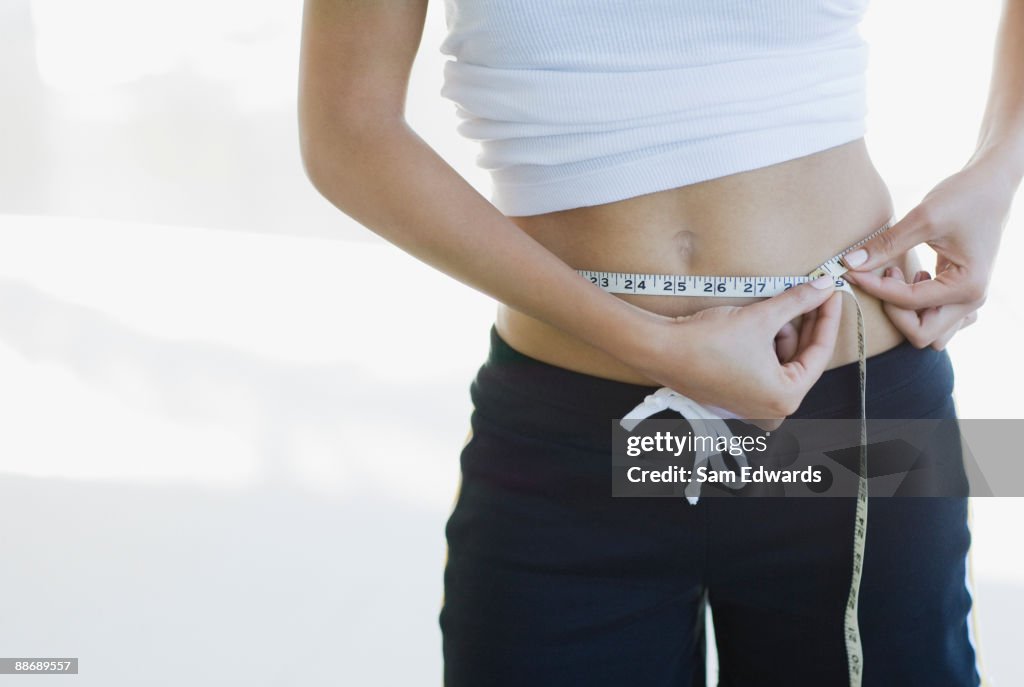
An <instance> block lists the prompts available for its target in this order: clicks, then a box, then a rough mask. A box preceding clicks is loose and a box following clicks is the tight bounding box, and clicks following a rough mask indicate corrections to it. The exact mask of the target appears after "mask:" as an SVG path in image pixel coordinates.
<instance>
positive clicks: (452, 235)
mask: <svg viewBox="0 0 1024 687" xmlns="http://www.w3.org/2000/svg"><path fill="white" fill-rule="evenodd" d="M426 5H427V0H391V1H389V2H370V1H368V0H306V4H305V9H304V15H303V28H302V47H301V56H300V76H299V102H298V109H299V130H300V142H301V147H302V159H303V163H304V165H305V169H306V173H307V175H308V176H309V178H310V180H311V181H312V182H313V184H314V185H315V186H316V188H317V189H318V190H319V191H320V193H322V194H323V195H324V196H325V197H326V198H327V199H328V200H329V201H330V202H331V203H333V204H334V205H335V206H336V207H338V208H339V209H340V210H341V211H342V212H344V213H345V214H347V215H349V216H350V217H352V218H353V219H355V220H357V221H358V222H360V223H361V224H363V225H364V226H366V227H367V228H369V229H371V230H372V231H374V232H375V233H377V234H378V235H380V236H381V237H383V238H384V239H386V240H387V241H389V242H391V243H393V244H395V245H396V246H398V247H399V248H401V249H402V250H404V251H406V252H408V253H410V254H411V255H413V256H415V257H417V258H418V259H420V260H422V261H424V262H426V263H428V264H430V265H432V266H433V267H435V268H437V269H439V270H441V271H443V272H445V273H447V274H448V275H450V276H452V277H454V278H455V279H458V280H459V281H461V282H463V283H465V284H467V285H469V286H471V287H473V288H475V289H477V290H479V291H481V292H483V293H485V294H488V295H489V296H491V297H493V298H495V299H497V300H499V301H501V302H503V303H506V304H508V305H509V306H510V307H512V308H515V309H516V310H519V311H521V312H523V313H526V314H527V315H530V316H532V317H535V318H537V319H539V320H542V321H544V322H546V323H548V324H550V325H552V326H555V327H557V328H559V329H561V330H563V331H565V332H567V333H569V334H571V335H572V336H575V337H578V338H579V339H582V340H583V341H586V342H587V343H589V344H591V345H593V346H595V347H597V348H599V349H601V350H603V351H605V352H607V353H609V354H610V355H612V356H614V357H615V358H617V359H619V360H622V361H623V362H625V363H626V364H628V365H631V366H633V367H635V368H636V369H638V370H641V371H642V372H644V373H645V374H647V375H648V376H650V377H651V378H652V379H655V380H657V381H658V382H660V383H662V384H665V385H666V386H672V388H675V389H677V390H678V391H680V392H681V393H684V394H688V395H691V396H692V397H693V398H695V399H696V400H698V401H702V402H708V403H711V404H713V405H717V406H719V407H722V408H726V409H729V410H731V411H733V412H735V413H736V414H737V415H740V416H742V417H750V418H777V417H779V416H780V415H788V414H789V413H790V412H792V410H793V409H795V408H796V406H797V405H798V404H799V401H800V400H801V399H802V398H803V396H804V394H805V393H806V391H807V389H808V388H809V387H810V385H811V384H812V383H813V382H814V381H815V380H816V379H817V378H818V377H819V376H820V374H821V372H822V371H823V370H824V368H825V365H826V364H827V361H828V357H829V355H830V354H831V350H832V347H833V345H834V341H835V330H836V328H837V326H838V300H835V301H834V302H832V304H831V305H829V306H827V308H825V309H823V314H822V316H821V317H818V318H816V319H817V322H818V324H817V326H811V325H809V328H808V331H807V333H806V336H804V337H801V345H800V346H799V350H798V351H797V352H796V353H795V355H793V359H792V360H791V361H788V362H787V364H785V365H782V364H780V361H779V360H778V359H777V358H776V357H775V354H774V348H773V341H774V338H775V335H776V334H777V333H778V332H779V330H780V329H782V328H783V326H784V324H785V323H786V322H788V321H789V320H791V319H793V318H795V317H797V316H798V315H800V314H802V313H807V312H810V311H812V310H814V309H815V308H818V306H820V305H821V304H822V303H823V302H825V301H826V300H827V299H828V295H829V293H831V288H828V289H825V290H819V289H814V288H812V287H810V286H802V287H800V288H795V289H791V290H790V292H788V293H787V294H785V295H784V296H779V297H776V298H773V299H769V300H767V301H764V302H762V303H758V304H756V305H755V306H750V307H749V308H741V309H734V310H739V311H742V314H741V315H728V316H723V317H712V316H710V315H706V316H704V317H702V318H679V319H672V318H665V317H662V316H659V315H655V314H653V313H650V312H647V311H645V310H642V309H640V308H637V307H635V306H633V305H631V304H628V303H626V302H625V301H623V300H621V299H618V298H616V297H614V296H612V295H610V294H608V293H605V292H604V291H602V290H601V289H599V288H597V287H596V286H594V285H592V284H591V283H590V282H589V281H587V280H585V279H583V278H581V277H580V276H579V275H578V274H577V273H576V272H575V270H573V269H571V268H570V267H569V266H568V265H566V264H565V263H564V262H562V261H561V260H560V259H559V258H558V257H557V256H556V255H554V254H553V253H551V252H550V251H548V250H547V249H546V248H545V247H544V246H543V245H541V244H540V243H538V242H537V241H535V240H534V239H533V238H532V237H530V236H529V235H528V234H526V233H525V232H524V231H522V230H521V229H520V228H519V227H518V226H517V225H516V224H515V223H514V222H512V221H511V220H509V219H508V218H507V217H505V216H504V215H502V214H501V213H500V212H499V211H498V210H497V209H496V208H495V207H494V206H493V205H492V204H491V203H490V202H488V201H487V200H486V199H485V198H483V197H482V196H481V195H480V194H479V193H477V192H476V190H475V189H473V187H472V186H471V185H470V184H469V183H468V182H466V181H465V180H464V179H463V178H462V177H461V176H460V175H459V174H458V173H456V172H455V170H453V169H452V168H451V167H450V166H449V165H448V164H446V163H445V161H444V160H443V159H442V158H441V157H440V156H439V155H438V154H437V153H436V152H435V151H434V150H433V149H431V148H430V147H429V146H428V145H427V144H426V143H425V142H424V141H423V140H422V139H421V138H420V137H419V136H418V135H417V134H416V133H415V132H414V131H413V130H412V129H411V128H410V127H409V126H408V125H407V123H406V121H405V117H404V110H405V95H406V88H407V85H408V78H409V72H410V69H411V66H412V62H413V58H414V56H415V54H416V51H417V48H418V46H419V42H420V38H421V35H422V29H423V22H424V16H425V13H426ZM552 294H558V297H557V298H553V297H552ZM837 298H838V296H837ZM748 311H749V312H748ZM730 312H731V311H730ZM396 316H397V317H400V316H401V315H400V314H398V315H396ZM808 319H809V320H814V319H815V318H813V317H812V318H808ZM755 347H756V352H755V351H753V350H752V348H755ZM769 354H770V359H769ZM716 360H717V362H718V364H716ZM692 361H700V364H699V365H695V364H694V363H693V362H692ZM713 375H718V378H717V379H715V378H714V377H713Z"/></svg>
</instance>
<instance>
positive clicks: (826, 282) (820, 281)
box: [811, 274, 835, 289]
mask: <svg viewBox="0 0 1024 687" xmlns="http://www.w3.org/2000/svg"><path fill="white" fill-rule="evenodd" d="M834 283H835V282H834V281H832V277H830V276H828V275H827V274H826V275H824V276H822V277H818V278H817V279H815V280H813V281H812V282H811V286H813V287H814V288H816V289H827V288H828V287H829V286H830V285H832V284H834Z"/></svg>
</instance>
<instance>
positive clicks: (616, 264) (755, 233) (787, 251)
mask: <svg viewBox="0 0 1024 687" xmlns="http://www.w3.org/2000/svg"><path fill="white" fill-rule="evenodd" d="M892 214H893V204H892V197H891V195H890V193H889V190H888V188H887V187H886V184H885V182H884V181H883V180H882V178H881V176H880V175H879V174H878V171H877V170H876V169H875V167H874V165H873V164H872V162H871V159H870V157H869V155H868V151H867V148H866V146H865V145H864V141H863V139H860V140H857V141H853V142H850V143H846V144H843V145H840V146H837V147H834V148H829V149H827V150H824V151H821V152H818V153H815V154H813V155H808V156H805V157H801V158H797V159H794V160H789V161H787V162H783V163H779V164H776V165H772V166H769V167H762V168H760V169H755V170H751V171H747V172H741V173H739V174H733V175H730V176H726V177H720V178H717V179H712V180H709V181H704V182H700V183H697V184H691V185H687V186H682V187H679V188H674V189H669V190H666V191H658V192H655V193H650V194H646V195H643V196H637V197H634V198H628V199H626V200H622V201H616V202H612V203H606V204H603V205H596V206H590V207H582V208H574V209H571V210H563V211H559V212H552V213H547V214H543V215H531V216H526V217H511V218H510V219H512V221H514V222H515V223H516V224H517V225H518V226H519V227H521V228H522V229H523V230H524V231H526V232H527V233H528V234H530V235H531V236H532V237H533V238H534V239H536V240H537V241H539V242H540V243H542V244H543V245H544V246H546V247H547V248H548V249H549V250H551V251H552V252H553V253H555V254H556V255H558V256H559V257H560V258H561V259H562V260H563V261H564V262H565V263H566V264H568V265H569V266H570V267H572V268H574V269H587V270H598V271H607V272H637V273H644V274H690V275H736V276H761V275H765V276H770V275H805V274H807V273H808V272H810V271H811V270H813V269H814V268H815V267H817V266H818V265H820V264H821V263H822V262H824V261H825V260H827V259H828V258H830V257H832V256H833V255H835V254H836V253H838V252H840V251H842V250H843V249H845V248H846V247H848V246H849V245H851V244H853V243H856V242H857V241H859V240H861V239H862V238H864V237H865V236H867V235H868V234H870V233H871V232H873V231H875V230H876V229H877V228H879V227H880V226H882V225H883V224H885V222H887V221H888V220H889V219H890V218H891V217H892ZM888 265H896V266H898V267H899V268H900V269H902V270H903V273H904V274H906V275H913V274H914V273H915V272H916V271H917V270H918V269H919V266H918V264H917V262H916V259H915V258H914V256H913V254H912V253H911V254H907V255H904V256H903V257H901V258H900V259H898V260H895V261H893V262H890V263H888ZM613 297H615V298H623V299H625V300H627V301H629V302H630V303H633V304H634V305H637V306H639V307H641V308H644V309H646V310H650V311H652V312H655V313H659V314H661V315H666V316H673V317H674V316H679V315H690V314H692V313H694V312H697V311H698V310H703V309H705V308H709V307H713V306H716V305H743V304H746V303H751V302H754V300H755V299H750V300H747V299H736V298H728V299H724V298H705V297H684V296H635V295H621V296H613ZM857 297H858V299H859V301H860V303H861V307H862V308H863V311H864V320H865V331H866V333H867V350H866V354H867V355H869V356H870V355H875V354H877V353H881V352H883V351H886V350H889V349H890V348H893V347H894V346H896V345H898V344H899V343H901V342H902V341H903V336H902V335H901V334H900V332H899V331H898V330H897V329H896V328H895V327H894V326H893V324H892V323H891V322H890V321H889V318H888V317H887V316H886V314H885V311H884V310H883V308H882V305H881V303H880V302H879V301H878V300H877V299H875V298H873V297H871V296H869V295H867V294H866V293H864V292H862V291H857ZM496 325H497V329H498V333H499V334H500V335H501V337H502V338H503V339H504V340H505V341H506V342H508V344H509V345H510V346H512V347H513V348H515V349H517V350H519V351H520V352H522V353H524V354H526V355H528V356H530V357H533V358H536V359H538V360H542V361H544V362H547V363H550V364H553V365H558V366H560V367H564V368H568V369H570V370H575V371H578V372H583V373H586V374H591V375H595V376H598V377H606V378H609V379H616V380H620V381H625V382H633V383H637V384H650V385H655V382H653V381H652V380H650V379H648V378H646V377H644V376H643V375H642V374H640V373H639V372H637V371H636V370H634V369H633V368H631V367H629V366H627V365H625V364H624V363H622V362H621V361H619V360H617V359H616V358H614V357H613V356H611V355H609V354H608V353H605V352H604V351H602V350H600V349H597V348H594V347H593V346H590V345H588V344H586V343H584V342H583V341H581V340H580V339H578V338H576V337H574V336H571V335H569V334H567V333H565V332H564V331H562V330H560V329H557V328H555V327H552V326H550V325H548V324H545V323H544V322H541V321H539V320H536V319H534V318H532V317H528V316H527V315H524V314H523V313H521V312H519V311H516V310H513V309H511V308H509V307H508V306H505V305H503V304H499V307H498V317H497V323H496ZM857 356H858V351H857V337H856V309H855V306H854V304H853V301H852V299H851V298H850V297H849V296H846V295H844V296H843V319H842V324H841V326H840V330H839V339H838V341H837V343H836V347H835V351H834V353H833V356H832V359H831V362H830V364H829V367H830V368H831V367H837V366H840V365H844V364H847V363H851V362H854V361H856V360H857Z"/></svg>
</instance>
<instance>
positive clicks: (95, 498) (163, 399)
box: [0, 0, 1024, 686]
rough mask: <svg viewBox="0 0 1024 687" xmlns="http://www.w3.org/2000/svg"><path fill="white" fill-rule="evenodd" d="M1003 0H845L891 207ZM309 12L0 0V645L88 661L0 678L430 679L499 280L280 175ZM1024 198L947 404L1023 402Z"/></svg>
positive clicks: (981, 532) (990, 581) (947, 160)
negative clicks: (855, 18) (477, 288)
mask: <svg viewBox="0 0 1024 687" xmlns="http://www.w3.org/2000/svg"><path fill="white" fill-rule="evenodd" d="M997 13H998V4H997V3H996V2H994V0H987V1H985V2H973V3H935V2H925V0H902V1H901V2H899V3H883V2H876V3H875V4H874V6H873V7H872V8H871V10H870V11H869V15H868V17H867V20H866V22H865V24H864V34H865V36H866V37H867V38H868V40H869V41H870V42H871V44H872V58H871V69H870V72H869V87H870V109H871V112H870V118H869V122H868V125H869V134H868V144H869V148H870V150H871V152H872V155H873V157H874V159H875V162H876V164H877V166H878V167H879V169H880V170H881V172H882V174H883V176H884V177H885V178H886V180H887V181H888V183H889V184H890V187H891V189H892V191H893V194H894V196H895V199H896V203H897V210H898V212H899V213H901V214H902V213H904V212H906V211H908V210H909V209H910V208H911V207H913V205H914V204H915V203H916V202H917V201H918V200H919V199H920V198H921V197H922V196H923V194H924V193H926V192H927V191H928V189H929V188H930V187H931V186H932V185H933V184H935V183H936V182H938V181H939V180H940V179H941V178H942V177H943V176H945V175H948V174H950V173H952V172H954V171H955V170H956V169H958V167H959V166H960V165H961V164H962V163H963V162H964V161H965V160H966V159H967V157H968V156H969V154H970V152H971V150H972V144H973V142H974V139H975V135H976V131H977V126H978V123H979V119H980V114H981V109H982V106H983V101H984V95H985V88H986V84H987V75H988V67H989V63H990V59H991V42H992V36H993V32H994V29H995V23H996V19H997ZM300 14H301V7H300V4H299V3H298V2H283V1H271V0H245V1H243V0H202V1H200V0H179V1H178V2H175V3H141V2H137V0H134V1H133V0H91V2H88V3H83V2H78V1H77V0H32V1H30V0H5V2H3V3H2V4H0V46H2V47H0V86H2V91H0V92H2V94H3V106H2V107H0V551H2V561H3V563H2V565H0V589H2V590H3V593H2V594H0V656H78V657H80V658H81V674H80V675H79V676H78V677H77V678H71V677H52V678H50V677H32V678H22V679H17V678H7V680H6V682H10V683H11V684H20V683H21V682H22V681H24V682H26V684H29V683H30V684H32V685H36V684H40V685H43V684H49V683H51V682H52V683H54V684H83V685H85V684H88V685H105V686H111V685H135V684H140V683H141V684H147V685H180V684H193V685H220V684H242V683H246V684H252V685H290V684H306V685H314V684H345V685H394V684H439V683H440V671H441V659H440V634H439V631H438V628H437V622H436V618H437V612H438V610H439V607H440V600H441V574H442V569H443V561H444V537H443V527H444V521H445V519H446V517H447V515H448V511H449V508H450V506H451V500H452V497H453V495H454V490H455V486H456V483H457V476H458V471H457V453H458V449H459V447H460V445H461V442H462V439H463V437H464V436H465V433H466V430H467V428H468V418H469V411H470V407H469V398H468V385H469V381H470V379H471V378H472V375H473V373H474V372H475V369H476V367H477V366H478V365H479V363H480V362H481V361H482V359H483V356H484V354H485V348H486V344H487V329H488V326H489V324H490V321H491V318H492V316H493V304H492V303H491V302H490V301H488V300H487V299H485V298H483V297H481V296H480V295H478V294H476V293H474V292H472V291H470V290H469V289H467V288H465V287H463V286H461V285H459V284H456V283H455V282H453V281H451V280H449V279H448V278H446V277H444V276H443V275H441V274H439V273H435V272H433V271H432V270H430V269H429V268H426V267H425V266H423V265H421V264H419V263H417V262H416V261H415V260H413V259H411V258H409V257H408V256H406V255H404V254H402V253H401V252H399V251H398V250H397V249H395V248H392V247H390V246H388V245H387V244H384V243H383V242H382V241H380V240H379V239H377V238H376V237H375V236H374V235H373V234H371V233H370V232H368V231H367V230H365V229H364V228H362V227H360V226H358V225H357V224H355V223H354V222H352V221H351V220H349V219H348V218H347V217H345V216H343V215H342V214H341V213H340V212H338V211H337V210H336V209H335V208H333V207H332V206H331V205H330V204H328V203H327V202H326V201H325V200H323V199H322V198H321V197H319V196H318V195H317V194H316V192H315V191H314V190H313V189H312V188H311V186H310V185H309V183H308V181H307V180H306V179H305V177H304V175H303V173H302V169H301V163H300V160H299V157H298V149H297V134H296V121H295V119H296V118H295V93H296V72H297V57H298V40H299V21H300ZM443 31H444V18H443V14H442V5H441V4H440V2H439V1H438V0H435V1H434V2H433V3H431V9H430V12H429V16H428V24H427V28H426V32H425V36H424V39H423V43H422V46H421V51H420V56H419V59H418V61H417V63H416V66H415V69H414V73H413V79H412V87H411V93H410V97H409V103H410V111H409V119H410V121H411V123H412V125H413V126H414V128H415V129H416V130H417V131H418V132H419V133H420V135H421V136H423V137H424V138H425V139H426V140H427V141H428V142H429V143H430V144H431V145H433V146H434V147H435V148H436V149H437V150H438V151H439V152H440V153H441V154H442V155H443V156H444V157H445V158H446V159H447V160H448V161H449V162H451V164H453V165H454V166H455V167H456V168H457V169H458V170H459V171H460V172H462V173H463V174H464V175H465V176H466V178H467V179H468V180H469V181H470V182H471V183H473V184H474V185H475V186H476V187H477V188H478V189H480V190H481V192H483V193H485V194H486V193H487V192H488V182H487V179H486V178H485V177H484V175H483V174H482V173H481V172H480V171H479V170H477V169H476V168H475V167H474V154H475V149H474V148H473V146H472V144H470V143H468V142H466V141H462V140H460V139H459V138H457V136H456V134H455V132H454V125H455V117H454V111H453V107H452V105H451V103H449V102H448V101H445V100H443V99H441V98H440V96H439V94H438V91H439V89H440V85H441V81H440V79H441V65H442V58H443V56H442V55H441V54H440V53H439V52H438V49H437V48H438V46H439V44H440V41H441V38H442V36H443ZM382 40H383V39H382ZM1022 224H1024V208H1020V207H1018V208H1017V209H1016V211H1015V214H1014V217H1013V219H1012V221H1011V223H1010V225H1009V226H1008V228H1007V233H1006V236H1005V238H1004V243H1003V249H1002V254H1001V259H1000V263H999V265H998V266H997V273H996V276H995V278H994V280H993V283H992V288H991V296H990V301H989V303H988V304H987V305H986V306H985V308H984V309H983V311H982V313H981V318H980V321H979V323H978V324H976V325H975V326H974V327H972V328H970V329H968V330H966V331H965V332H963V333H962V334H961V335H960V336H958V337H957V338H956V339H955V340H954V342H953V344H952V345H951V346H950V350H951V354H952V356H953V359H954V363H955V367H956V374H957V401H958V404H959V407H960V412H961V414H962V415H963V416H964V417H1000V418H1010V417H1017V418H1019V417H1024V401H1022V400H1021V397H1020V395H1019V393H1018V391H1019V388H1020V386H1021V382H1022V381H1024V375H1022V367H1021V363H1020V356H1019V350H1020V344H1019V341H1020V334H1021V332H1022V318H1024V315H1022V309H1021V306H1020V299H1019V298H1018V288H1017V282H1018V281H1019V279H1018V277H1017V276H1016V274H1015V272H1014V267H1015V265H1014V264H1013V258H1015V257H1016V256H1019V255H1020V254H1021V252H1020V251H1021V245H1022V239H1021V228H1022ZM1007 458H1008V459H1010V458H1015V456H1013V455H1011V454H1010V453H1009V452H1008V456H1007ZM973 512H974V523H973V524H974V546H973V554H972V555H973V562H974V575H975V582H976V586H977V590H976V602H977V603H976V613H977V614H978V618H979V623H980V641H981V651H982V658H983V661H984V663H985V666H986V668H987V669H988V672H989V673H990V677H992V678H994V679H993V681H992V682H993V684H1000V685H1016V684H1021V683H1022V682H1024V669H1022V668H1021V666H1020V662H1019V661H1016V660H1015V658H1016V652H1017V651H1019V648H1018V647H1017V646H1016V642H1015V641H1014V638H1015V637H1017V636H1019V633H1018V632H1016V631H1015V628H1016V620H1017V618H1019V617H1021V616H1022V615H1024V570H1022V562H1024V561H1022V556H1021V553H1020V547H1019V544H1018V542H1019V529H1020V528H1019V525H1020V522H1021V514H1022V513H1024V508H1022V504H1021V502H1020V501H1019V500H1011V499H976V500H974V502H973Z"/></svg>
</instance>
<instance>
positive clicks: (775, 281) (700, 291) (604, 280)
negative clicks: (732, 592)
mask: <svg viewBox="0 0 1024 687" xmlns="http://www.w3.org/2000/svg"><path fill="white" fill-rule="evenodd" d="M891 226H892V218H890V219H889V221H887V222H886V223H885V224H884V225H882V226H881V227H880V228H878V229H876V230H875V231H873V232H871V234H869V235H868V236H866V237H864V238H863V239H861V240H860V241H858V242H857V243H855V244H853V245H852V246H849V247H848V248H846V249H845V250H843V251H842V252H840V253H837V254H836V255H834V256H833V257H831V258H829V259H828V260H826V261H825V262H823V263H822V264H821V265H820V266H818V267H817V268H816V269H814V270H813V271H812V272H811V273H810V274H808V275H806V276H795V277H727V276H703V277H701V276H692V275H678V274H640V273H625V272H595V271H592V270H577V271H578V272H579V274H580V275H582V276H583V277H585V278H586V279H588V280H590V282H591V283H593V284H595V285H596V286H598V287H600V288H601V289H603V290H605V291H607V292H608V293H616V294H638V295H651V296H701V297H718V298H770V297H771V296H777V295H778V294H780V293H782V292H783V291H786V290H787V289H790V288H792V287H794V286H796V285H798V284H802V283H804V282H808V281H811V280H814V279H817V278H819V277H823V276H826V275H827V276H831V277H832V278H833V279H834V280H835V284H836V289H838V290H839V291H842V292H843V293H847V294H849V295H850V296H851V297H852V298H853V302H854V305H856V306H857V376H858V381H859V385H860V461H859V465H858V472H859V475H858V479H857V509H856V513H855V520H854V527H853V570H852V575H851V580H850V593H849V596H848V597H847V602H846V610H845V614H844V619H843V635H844V639H845V643H846V663H847V668H848V670H849V676H850V687H860V685H861V679H862V677H863V673H864V650H863V647H862V645H861V641H860V628H859V627H858V624H857V600H858V596H859V592H860V580H861V574H862V571H863V568H864V545H865V542H866V540H867V527H868V481H867V474H868V426H867V358H866V348H867V346H866V339H865V335H864V313H863V311H862V310H861V306H860V301H858V300H857V294H855V293H854V292H853V289H852V288H850V285H849V283H847V281H846V280H845V279H843V278H842V275H843V274H845V273H846V272H847V271H848V270H847V268H846V266H845V265H843V263H842V257H843V256H844V255H846V254H847V253H848V252H850V251H851V250H854V249H856V248H859V247H860V246H862V245H864V244H865V243H867V242H868V241H870V240H871V239H873V238H874V237H876V236H878V235H879V234H881V233H882V232H883V231H886V230H887V229H889V227H891ZM666 390H667V391H669V392H671V394H672V395H675V396H676V397H677V398H679V399H682V403H683V405H684V406H689V407H696V408H697V410H698V413H697V415H698V418H699V419H702V420H703V419H707V418H708V416H709V415H713V414H712V413H710V412H709V411H708V410H707V408H706V407H703V406H700V404H697V403H696V402H695V401H692V400H691V399H687V398H686V397H685V396H683V395H682V394H679V393H678V392H676V391H673V390H671V389H663V390H659V391H666ZM691 404H692V405H691ZM680 412H682V411H680ZM695 502H696V501H691V503H695Z"/></svg>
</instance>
